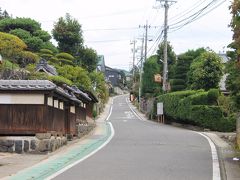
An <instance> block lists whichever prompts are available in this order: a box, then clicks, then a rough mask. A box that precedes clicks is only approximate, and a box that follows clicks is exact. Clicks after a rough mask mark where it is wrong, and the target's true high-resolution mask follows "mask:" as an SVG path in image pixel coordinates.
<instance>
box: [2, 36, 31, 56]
mask: <svg viewBox="0 0 240 180" xmlns="http://www.w3.org/2000/svg"><path fill="white" fill-rule="evenodd" d="M26 48H27V46H26V44H25V43H24V42H23V41H22V40H21V39H19V38H18V37H17V36H14V35H11V34H7V33H2V32H0V54H1V55H2V56H3V57H8V58H11V57H15V56H18V55H19V54H20V53H21V52H22V51H23V50H24V49H26Z"/></svg>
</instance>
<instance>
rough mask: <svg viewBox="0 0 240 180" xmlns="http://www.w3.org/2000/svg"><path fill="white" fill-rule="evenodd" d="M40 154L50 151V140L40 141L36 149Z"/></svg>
mask: <svg viewBox="0 0 240 180" xmlns="http://www.w3.org/2000/svg"><path fill="white" fill-rule="evenodd" d="M36 150H37V151H39V152H47V151H50V140H49V139H43V140H41V141H39V143H38V147H37V149H36Z"/></svg>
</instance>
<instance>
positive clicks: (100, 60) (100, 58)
mask: <svg viewBox="0 0 240 180" xmlns="http://www.w3.org/2000/svg"><path fill="white" fill-rule="evenodd" d="M97 71H101V72H103V73H104V74H105V71H106V66H105V60H104V56H103V55H99V56H98V64H97Z"/></svg>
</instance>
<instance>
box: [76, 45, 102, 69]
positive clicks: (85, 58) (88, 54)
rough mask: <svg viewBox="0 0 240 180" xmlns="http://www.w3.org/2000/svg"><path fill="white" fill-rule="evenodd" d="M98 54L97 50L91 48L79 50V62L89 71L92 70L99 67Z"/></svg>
mask: <svg viewBox="0 0 240 180" xmlns="http://www.w3.org/2000/svg"><path fill="white" fill-rule="evenodd" d="M97 63H98V56H97V52H96V51H95V50H93V49H91V48H87V47H86V48H83V49H81V50H80V52H79V58H78V59H77V64H78V65H80V66H81V67H83V68H85V69H87V71H88V72H92V71H94V70H95V69H96V68H97Z"/></svg>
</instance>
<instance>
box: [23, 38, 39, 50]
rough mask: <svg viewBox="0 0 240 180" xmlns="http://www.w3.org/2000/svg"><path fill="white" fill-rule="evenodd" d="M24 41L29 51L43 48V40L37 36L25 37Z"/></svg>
mask: <svg viewBox="0 0 240 180" xmlns="http://www.w3.org/2000/svg"><path fill="white" fill-rule="evenodd" d="M25 43H26V44H27V46H28V50H30V51H34V52H38V51H39V50H40V49H42V48H43V40H42V39H40V38H38V37H31V38H28V39H25Z"/></svg>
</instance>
